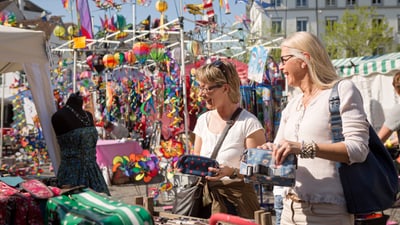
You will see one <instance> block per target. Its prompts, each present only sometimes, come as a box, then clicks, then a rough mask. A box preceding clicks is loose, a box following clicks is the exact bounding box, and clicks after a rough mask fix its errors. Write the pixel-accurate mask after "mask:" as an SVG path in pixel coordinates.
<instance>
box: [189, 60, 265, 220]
mask: <svg viewBox="0 0 400 225" xmlns="http://www.w3.org/2000/svg"><path fill="white" fill-rule="evenodd" d="M196 80H197V82H198V83H199V86H200V87H199V88H200V96H201V98H202V99H203V100H204V101H205V103H206V107H207V109H208V111H207V112H205V113H203V114H202V115H200V116H199V118H198V120H197V122H196V126H195V128H194V134H195V142H194V154H197V155H202V156H207V157H210V156H211V154H212V152H213V150H214V147H215V145H216V144H217V141H218V139H219V138H220V136H221V133H222V131H223V130H224V128H225V126H226V123H227V121H229V120H230V119H231V117H232V115H233V114H234V112H235V111H236V110H237V109H238V107H239V103H240V100H241V95H240V79H239V76H238V73H237V71H236V68H235V67H234V65H233V64H231V63H229V62H227V61H221V60H217V61H215V62H213V63H211V64H208V65H204V66H202V67H200V68H199V69H197V70H196ZM265 141H266V138H265V132H264V128H263V127H262V125H261V123H260V122H259V121H258V119H257V118H256V117H255V116H254V115H253V114H252V113H250V112H248V111H246V110H245V109H243V110H242V111H241V112H240V114H239V115H238V116H237V119H236V121H235V123H234V124H233V126H232V127H231V128H230V129H229V131H228V133H227V135H226V137H225V139H224V141H223V142H222V145H221V147H220V149H219V152H218V155H217V157H216V160H217V161H218V163H219V165H220V167H219V168H218V169H214V168H209V170H210V171H211V172H214V174H215V176H212V177H206V179H207V186H208V190H209V193H210V196H211V198H212V213H213V214H214V213H218V212H221V213H228V214H232V215H238V216H240V217H244V218H254V211H256V210H259V209H260V204H259V202H258V199H257V195H256V192H255V189H254V187H253V185H252V184H249V183H244V182H243V177H242V176H241V175H240V174H239V168H240V158H241V155H242V154H243V152H244V150H245V149H247V148H255V147H256V146H259V145H261V144H263V143H265Z"/></svg>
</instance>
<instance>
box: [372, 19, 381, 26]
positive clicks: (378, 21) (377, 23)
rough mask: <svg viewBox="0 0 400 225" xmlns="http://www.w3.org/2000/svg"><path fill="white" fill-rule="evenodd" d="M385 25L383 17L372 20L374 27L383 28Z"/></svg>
mask: <svg viewBox="0 0 400 225" xmlns="http://www.w3.org/2000/svg"><path fill="white" fill-rule="evenodd" d="M382 23H383V19H382V17H375V18H373V19H372V26H373V27H379V26H381V25H382Z"/></svg>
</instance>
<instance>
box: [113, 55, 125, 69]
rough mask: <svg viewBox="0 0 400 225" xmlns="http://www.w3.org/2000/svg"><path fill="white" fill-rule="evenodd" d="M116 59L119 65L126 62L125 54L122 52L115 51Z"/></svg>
mask: <svg viewBox="0 0 400 225" xmlns="http://www.w3.org/2000/svg"><path fill="white" fill-rule="evenodd" d="M114 59H115V61H116V63H117V65H119V66H120V65H122V64H123V63H124V62H125V54H124V53H122V52H116V53H114Z"/></svg>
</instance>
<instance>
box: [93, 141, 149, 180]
mask: <svg viewBox="0 0 400 225" xmlns="http://www.w3.org/2000/svg"><path fill="white" fill-rule="evenodd" d="M142 151H143V149H142V147H141V146H140V144H139V142H137V141H132V140H124V141H122V140H98V141H97V145H96V157H97V160H96V161H97V164H98V165H99V167H100V169H102V171H103V176H104V179H105V180H106V183H107V184H108V185H110V178H111V174H110V172H111V169H112V166H113V159H114V157H115V156H124V155H126V156H129V155H130V154H131V153H135V154H138V153H141V152H142Z"/></svg>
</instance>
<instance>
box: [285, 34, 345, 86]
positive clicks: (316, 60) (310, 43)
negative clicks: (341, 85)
mask: <svg viewBox="0 0 400 225" xmlns="http://www.w3.org/2000/svg"><path fill="white" fill-rule="evenodd" d="M281 47H287V48H289V49H290V52H291V54H293V55H295V56H296V57H297V58H299V59H302V60H304V62H305V63H307V66H308V71H309V74H310V78H311V80H312V81H313V83H314V84H316V85H317V86H318V87H319V88H321V89H328V88H331V87H332V86H333V84H334V83H335V82H336V81H337V80H339V79H340V77H339V76H338V75H337V73H336V70H335V68H334V66H333V64H332V62H331V59H330V58H329V55H328V52H327V51H326V49H325V46H324V45H323V44H322V42H321V41H320V40H319V39H318V37H316V36H315V35H313V34H311V33H309V32H295V33H293V34H291V35H289V37H287V38H286V39H285V40H284V41H283V42H282V44H281ZM303 52H307V53H309V54H310V59H309V60H308V59H307V58H306V57H305V56H304V54H302V53H303Z"/></svg>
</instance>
